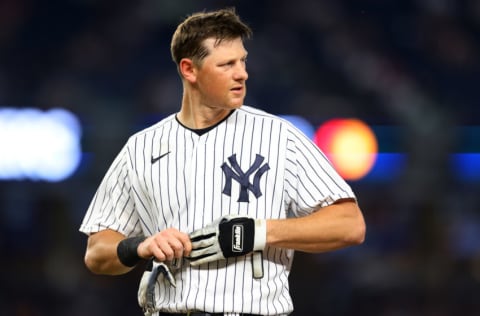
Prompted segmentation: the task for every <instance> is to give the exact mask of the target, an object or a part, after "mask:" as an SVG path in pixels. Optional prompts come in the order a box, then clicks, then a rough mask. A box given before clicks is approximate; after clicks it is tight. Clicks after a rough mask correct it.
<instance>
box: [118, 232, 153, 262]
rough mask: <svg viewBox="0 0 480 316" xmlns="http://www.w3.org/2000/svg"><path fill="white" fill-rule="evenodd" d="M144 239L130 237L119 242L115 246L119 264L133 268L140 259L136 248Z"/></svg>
mask: <svg viewBox="0 0 480 316" xmlns="http://www.w3.org/2000/svg"><path fill="white" fill-rule="evenodd" d="M145 239H146V237H143V236H138V237H130V238H125V239H124V240H122V241H120V243H119V244H118V246H117V256H118V259H119V260H120V262H121V263H122V264H123V265H124V266H126V267H133V266H135V265H136V264H137V263H138V262H140V260H142V258H140V257H139V256H138V253H137V248H138V245H140V243H141V242H142V241H144V240H145Z"/></svg>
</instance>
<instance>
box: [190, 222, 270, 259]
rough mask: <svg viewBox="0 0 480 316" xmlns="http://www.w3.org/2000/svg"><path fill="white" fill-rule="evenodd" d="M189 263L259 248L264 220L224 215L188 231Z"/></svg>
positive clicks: (264, 233) (264, 236)
mask: <svg viewBox="0 0 480 316" xmlns="http://www.w3.org/2000/svg"><path fill="white" fill-rule="evenodd" d="M190 240H191V242H192V251H191V253H190V257H188V259H189V260H190V264H191V265H192V266H197V265H200V264H203V263H207V262H211V261H216V260H221V259H225V258H230V257H238V256H243V255H246V254H248V253H250V252H252V251H261V250H263V249H264V248H265V244H266V240H267V227H266V221H265V220H262V219H253V218H249V217H238V216H229V215H227V216H224V217H221V218H219V219H217V220H216V221H214V222H213V223H211V224H209V225H208V226H206V227H204V228H201V229H199V230H196V231H194V232H192V233H190Z"/></svg>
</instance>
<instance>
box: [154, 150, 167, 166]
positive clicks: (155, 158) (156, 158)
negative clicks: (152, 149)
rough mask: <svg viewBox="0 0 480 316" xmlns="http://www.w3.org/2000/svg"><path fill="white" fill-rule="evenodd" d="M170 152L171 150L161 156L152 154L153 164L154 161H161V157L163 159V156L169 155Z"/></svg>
mask: <svg viewBox="0 0 480 316" xmlns="http://www.w3.org/2000/svg"><path fill="white" fill-rule="evenodd" d="M169 153H170V152H166V153H164V154H163V155H160V156H158V157H153V156H152V160H151V162H152V164H153V163H156V162H157V161H159V160H160V159H162V158H163V157H165V156H166V155H168V154H169Z"/></svg>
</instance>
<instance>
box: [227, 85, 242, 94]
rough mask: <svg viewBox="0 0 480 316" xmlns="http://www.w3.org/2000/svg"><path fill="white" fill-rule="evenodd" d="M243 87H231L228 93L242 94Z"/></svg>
mask: <svg viewBox="0 0 480 316" xmlns="http://www.w3.org/2000/svg"><path fill="white" fill-rule="evenodd" d="M244 90H245V89H244V87H243V86H237V87H233V88H232V89H230V91H232V92H234V93H237V94H238V93H242V92H243V91H244Z"/></svg>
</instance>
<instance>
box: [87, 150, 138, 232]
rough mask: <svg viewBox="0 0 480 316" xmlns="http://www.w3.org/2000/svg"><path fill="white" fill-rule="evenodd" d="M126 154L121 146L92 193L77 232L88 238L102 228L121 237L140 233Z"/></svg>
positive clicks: (126, 151)
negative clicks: (120, 234) (118, 233)
mask: <svg viewBox="0 0 480 316" xmlns="http://www.w3.org/2000/svg"><path fill="white" fill-rule="evenodd" d="M129 169H130V168H129V155H128V150H127V147H126V146H125V147H124V148H123V149H122V150H121V151H120V153H119V154H118V155H117V157H116V158H115V160H114V161H113V163H112V165H111V166H110V168H109V169H108V171H107V173H106V174H105V176H104V178H103V180H102V182H101V183H100V186H99V187H98V189H97V192H96V193H95V195H94V197H93V199H92V201H91V203H90V206H89V207H88V209H87V212H86V214H85V217H84V219H83V221H82V224H81V226H80V231H81V232H83V233H85V234H87V235H89V234H91V233H95V232H99V231H101V230H105V229H112V230H114V231H118V232H120V233H122V234H124V235H125V236H131V235H138V234H140V231H141V229H140V226H139V220H138V215H137V213H136V211H135V202H134V199H133V198H132V196H131V193H132V184H131V181H130V176H131V174H130V173H131V172H129Z"/></svg>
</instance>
